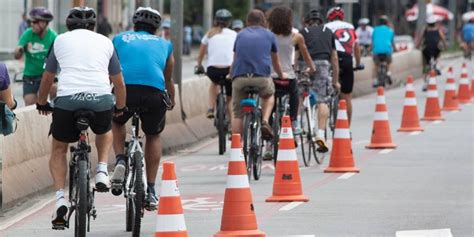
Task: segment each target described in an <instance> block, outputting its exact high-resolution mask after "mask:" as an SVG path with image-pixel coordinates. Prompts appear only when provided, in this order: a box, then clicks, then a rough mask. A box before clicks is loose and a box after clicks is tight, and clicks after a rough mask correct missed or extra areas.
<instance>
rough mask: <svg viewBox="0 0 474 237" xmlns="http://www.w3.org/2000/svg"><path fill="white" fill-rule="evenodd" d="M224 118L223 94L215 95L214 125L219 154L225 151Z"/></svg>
mask: <svg viewBox="0 0 474 237" xmlns="http://www.w3.org/2000/svg"><path fill="white" fill-rule="evenodd" d="M225 121H226V118H225V99H224V95H223V94H219V95H218V96H217V113H216V127H217V133H218V136H219V155H222V154H224V153H225V149H226V135H227V124H226V122H225Z"/></svg>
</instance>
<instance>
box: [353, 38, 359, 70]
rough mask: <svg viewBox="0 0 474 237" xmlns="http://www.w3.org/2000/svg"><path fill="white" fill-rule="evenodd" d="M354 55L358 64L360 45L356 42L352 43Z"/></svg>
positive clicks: (357, 64)
mask: <svg viewBox="0 0 474 237" xmlns="http://www.w3.org/2000/svg"><path fill="white" fill-rule="evenodd" d="M354 56H355V60H356V66H360V47H359V44H358V43H355V44H354Z"/></svg>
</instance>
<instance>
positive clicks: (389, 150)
mask: <svg viewBox="0 0 474 237" xmlns="http://www.w3.org/2000/svg"><path fill="white" fill-rule="evenodd" d="M393 150H394V149H383V150H381V151H380V152H379V154H388V153H390V152H392V151H393Z"/></svg>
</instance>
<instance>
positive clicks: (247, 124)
mask: <svg viewBox="0 0 474 237" xmlns="http://www.w3.org/2000/svg"><path fill="white" fill-rule="evenodd" d="M251 120H252V115H251V114H245V115H244V127H243V131H242V134H243V137H244V139H243V140H244V144H243V149H244V158H245V164H246V165H247V175H248V177H249V180H250V177H251V175H252V164H253V161H252V159H251V155H250V153H251V143H250V142H251V140H252V139H251V137H252V136H251V132H250V131H251V129H252V128H251V126H252V124H251Z"/></svg>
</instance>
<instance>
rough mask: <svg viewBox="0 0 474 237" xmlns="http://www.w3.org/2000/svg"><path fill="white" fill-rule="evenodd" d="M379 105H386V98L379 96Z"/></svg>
mask: <svg viewBox="0 0 474 237" xmlns="http://www.w3.org/2000/svg"><path fill="white" fill-rule="evenodd" d="M377 104H385V96H383V95H378V96H377Z"/></svg>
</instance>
